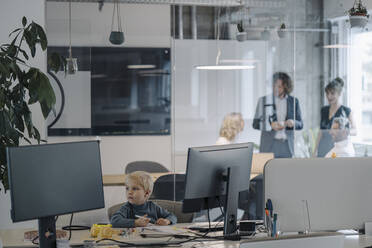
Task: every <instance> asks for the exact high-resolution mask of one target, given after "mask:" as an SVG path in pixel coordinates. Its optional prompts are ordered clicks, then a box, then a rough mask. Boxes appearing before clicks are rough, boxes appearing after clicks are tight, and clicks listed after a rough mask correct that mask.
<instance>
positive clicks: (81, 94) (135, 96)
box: [48, 47, 171, 136]
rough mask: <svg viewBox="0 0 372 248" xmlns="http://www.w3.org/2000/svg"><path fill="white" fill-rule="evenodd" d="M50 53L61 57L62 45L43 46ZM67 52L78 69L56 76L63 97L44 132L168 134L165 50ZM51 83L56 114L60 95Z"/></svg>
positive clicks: (64, 52) (168, 71) (168, 73)
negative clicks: (74, 59)
mask: <svg viewBox="0 0 372 248" xmlns="http://www.w3.org/2000/svg"><path fill="white" fill-rule="evenodd" d="M52 52H58V53H59V54H61V55H63V56H65V57H67V56H68V47H48V53H52ZM72 54H73V57H76V58H77V60H78V71H77V73H76V74H74V75H65V73H64V72H63V71H62V70H61V71H60V72H58V73H57V75H56V76H57V79H58V80H59V81H60V83H61V85H62V89H63V93H64V96H65V97H64V98H65V101H64V106H63V111H62V114H61V116H60V118H59V119H58V121H57V122H56V123H55V124H54V125H53V126H50V127H48V135H50V136H63V135H167V134H170V121H171V114H170V109H171V66H170V63H171V61H170V48H135V47H131V48H122V47H120V48H116V47H73V48H72ZM51 81H52V84H53V85H54V86H53V87H54V88H55V92H56V97H57V104H56V112H57V113H58V112H59V110H60V109H61V106H62V105H63V104H62V93H61V90H60V88H59V87H58V84H57V83H56V82H53V79H52V77H51ZM57 115H58V114H57ZM54 118H55V116H54V115H53V114H52V115H51V116H50V117H49V118H48V123H51V122H53V119H54Z"/></svg>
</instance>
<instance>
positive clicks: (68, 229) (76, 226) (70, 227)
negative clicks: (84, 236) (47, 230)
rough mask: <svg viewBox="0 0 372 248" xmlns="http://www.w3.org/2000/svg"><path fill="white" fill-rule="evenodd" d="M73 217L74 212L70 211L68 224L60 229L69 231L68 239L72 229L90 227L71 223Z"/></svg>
mask: <svg viewBox="0 0 372 248" xmlns="http://www.w3.org/2000/svg"><path fill="white" fill-rule="evenodd" d="M57 218H58V216H57ZM73 218H74V214H73V213H72V214H71V217H70V223H69V225H68V226H64V227H62V230H65V231H69V236H68V240H71V232H72V231H81V230H89V229H90V227H89V226H79V225H72V219H73Z"/></svg>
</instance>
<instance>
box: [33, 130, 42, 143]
mask: <svg viewBox="0 0 372 248" xmlns="http://www.w3.org/2000/svg"><path fill="white" fill-rule="evenodd" d="M33 129H34V138H35V139H36V140H37V143H38V144H40V133H39V130H37V129H36V127H34V128H33Z"/></svg>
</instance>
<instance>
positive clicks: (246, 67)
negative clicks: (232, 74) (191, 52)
mask: <svg viewBox="0 0 372 248" xmlns="http://www.w3.org/2000/svg"><path fill="white" fill-rule="evenodd" d="M195 68H196V69H197V70H249V69H254V68H256V67H255V66H253V65H198V66H196V67H195Z"/></svg>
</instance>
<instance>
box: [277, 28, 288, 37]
mask: <svg viewBox="0 0 372 248" xmlns="http://www.w3.org/2000/svg"><path fill="white" fill-rule="evenodd" d="M278 36H279V38H285V37H286V36H287V32H286V31H285V29H279V30H278Z"/></svg>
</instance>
